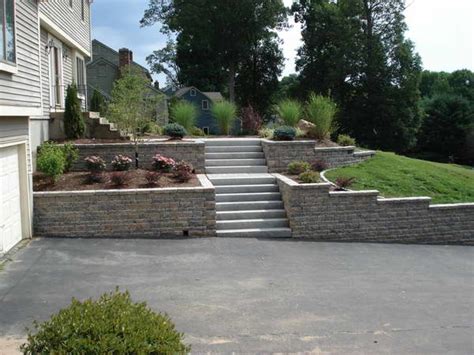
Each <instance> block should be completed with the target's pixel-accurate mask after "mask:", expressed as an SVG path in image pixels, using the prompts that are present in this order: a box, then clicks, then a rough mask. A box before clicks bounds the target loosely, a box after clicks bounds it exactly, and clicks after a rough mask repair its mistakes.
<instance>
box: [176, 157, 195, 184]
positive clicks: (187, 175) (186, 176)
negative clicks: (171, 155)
mask: <svg viewBox="0 0 474 355" xmlns="http://www.w3.org/2000/svg"><path fill="white" fill-rule="evenodd" d="M173 177H174V178H175V179H176V180H178V181H180V182H187V181H189V180H191V178H192V177H193V166H192V165H191V164H189V163H186V162H185V161H180V162H179V163H177V164H176V165H175V167H174V169H173Z"/></svg>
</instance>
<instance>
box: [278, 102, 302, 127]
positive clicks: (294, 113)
mask: <svg viewBox="0 0 474 355" xmlns="http://www.w3.org/2000/svg"><path fill="white" fill-rule="evenodd" d="M277 111H278V115H279V116H280V118H281V119H282V120H283V122H285V125H287V126H291V127H294V126H296V125H297V124H298V122H299V120H300V118H301V114H302V108H301V104H300V103H299V102H298V101H296V100H291V99H286V100H282V101H280V102H279V103H278V107H277Z"/></svg>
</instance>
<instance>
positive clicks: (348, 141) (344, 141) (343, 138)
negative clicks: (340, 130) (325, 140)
mask: <svg viewBox="0 0 474 355" xmlns="http://www.w3.org/2000/svg"><path fill="white" fill-rule="evenodd" d="M337 144H339V145H340V146H343V147H348V146H352V145H356V140H355V139H354V138H352V137H351V136H348V135H347V134H340V135H338V136H337Z"/></svg>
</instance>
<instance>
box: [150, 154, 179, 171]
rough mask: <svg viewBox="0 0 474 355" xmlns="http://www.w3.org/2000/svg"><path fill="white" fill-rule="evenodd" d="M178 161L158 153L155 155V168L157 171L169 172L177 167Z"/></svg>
mask: <svg viewBox="0 0 474 355" xmlns="http://www.w3.org/2000/svg"><path fill="white" fill-rule="evenodd" d="M175 165H176V162H175V161H174V159H172V158H168V157H165V156H163V155H161V154H156V155H155V156H154V157H153V168H154V169H155V170H157V171H162V172H165V173H169V172H171V171H172V170H173V168H174V167H175Z"/></svg>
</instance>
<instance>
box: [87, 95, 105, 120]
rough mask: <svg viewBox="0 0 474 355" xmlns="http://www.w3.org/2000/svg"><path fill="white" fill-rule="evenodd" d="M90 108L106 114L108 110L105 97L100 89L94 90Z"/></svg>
mask: <svg viewBox="0 0 474 355" xmlns="http://www.w3.org/2000/svg"><path fill="white" fill-rule="evenodd" d="M90 110H91V111H92V112H99V113H100V115H101V116H103V115H105V112H106V111H107V105H106V103H105V98H104V96H103V95H102V94H101V93H100V92H99V91H98V90H94V92H93V93H92V97H91V104H90Z"/></svg>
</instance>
